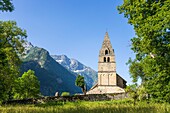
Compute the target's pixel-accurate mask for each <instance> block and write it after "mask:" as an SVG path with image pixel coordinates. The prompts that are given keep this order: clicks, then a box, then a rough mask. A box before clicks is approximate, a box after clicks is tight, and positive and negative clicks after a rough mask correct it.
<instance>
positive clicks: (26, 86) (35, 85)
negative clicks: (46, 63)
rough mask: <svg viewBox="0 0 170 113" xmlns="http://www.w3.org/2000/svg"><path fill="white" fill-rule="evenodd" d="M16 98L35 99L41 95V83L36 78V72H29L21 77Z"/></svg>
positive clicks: (16, 88) (16, 89) (16, 87)
mask: <svg viewBox="0 0 170 113" xmlns="http://www.w3.org/2000/svg"><path fill="white" fill-rule="evenodd" d="M14 89H15V91H14V93H15V95H14V98H17V99H23V98H34V97H38V95H39V94H40V83H39V81H38V79H37V77H36V76H35V73H34V71H32V70H28V71H27V72H24V74H23V75H22V77H19V78H18V80H17V81H16V86H15V88H14Z"/></svg>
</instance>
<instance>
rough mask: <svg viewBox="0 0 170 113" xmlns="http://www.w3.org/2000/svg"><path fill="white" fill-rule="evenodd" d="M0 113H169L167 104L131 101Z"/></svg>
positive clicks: (1, 110)
mask: <svg viewBox="0 0 170 113" xmlns="http://www.w3.org/2000/svg"><path fill="white" fill-rule="evenodd" d="M0 113H170V105H168V104H152V103H151V104H147V103H144V102H143V103H137V105H135V106H134V105H133V102H131V101H129V100H128V101H127V100H126V101H125V100H118V101H95V102H89V101H77V102H48V103H44V104H37V105H7V106H1V107H0Z"/></svg>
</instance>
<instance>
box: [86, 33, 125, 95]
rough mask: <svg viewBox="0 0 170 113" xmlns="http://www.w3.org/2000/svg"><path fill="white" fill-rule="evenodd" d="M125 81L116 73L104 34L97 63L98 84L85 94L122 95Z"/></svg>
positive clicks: (107, 38) (106, 37) (111, 49)
mask: <svg viewBox="0 0 170 113" xmlns="http://www.w3.org/2000/svg"><path fill="white" fill-rule="evenodd" d="M125 87H126V81H125V80H124V79H123V78H122V77H121V76H120V75H118V74H117V73H116V61H115V54H114V50H113V48H112V45H111V42H110V39H109V36H108V33H107V32H106V34H105V37H104V41H103V44H102V48H101V50H100V53H99V61H98V83H97V84H96V85H94V86H93V87H92V88H91V89H90V90H89V91H88V92H87V94H113V93H124V92H125V90H124V88H125Z"/></svg>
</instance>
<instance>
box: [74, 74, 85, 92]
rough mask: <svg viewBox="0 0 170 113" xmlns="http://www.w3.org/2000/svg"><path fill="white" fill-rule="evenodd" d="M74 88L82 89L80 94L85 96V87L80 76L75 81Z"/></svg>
mask: <svg viewBox="0 0 170 113" xmlns="http://www.w3.org/2000/svg"><path fill="white" fill-rule="evenodd" d="M75 84H76V86H79V87H80V88H81V89H82V92H83V93H84V95H86V86H85V81H84V77H83V76H81V75H78V76H77V78H76V81H75Z"/></svg>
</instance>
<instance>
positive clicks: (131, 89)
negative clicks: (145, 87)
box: [125, 84, 138, 105]
mask: <svg viewBox="0 0 170 113" xmlns="http://www.w3.org/2000/svg"><path fill="white" fill-rule="evenodd" d="M125 90H126V92H127V93H128V95H129V96H130V97H131V98H133V101H134V105H135V104H136V101H137V98H138V94H137V90H138V88H137V84H132V85H128V86H127V87H126V89H125Z"/></svg>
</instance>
